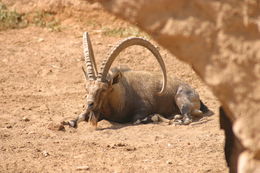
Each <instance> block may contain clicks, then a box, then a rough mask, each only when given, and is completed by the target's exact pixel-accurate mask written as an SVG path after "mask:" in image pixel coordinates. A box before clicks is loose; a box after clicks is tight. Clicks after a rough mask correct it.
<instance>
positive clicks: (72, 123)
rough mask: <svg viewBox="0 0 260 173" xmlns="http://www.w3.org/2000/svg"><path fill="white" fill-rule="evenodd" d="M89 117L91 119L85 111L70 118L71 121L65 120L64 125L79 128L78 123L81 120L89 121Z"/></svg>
mask: <svg viewBox="0 0 260 173" xmlns="http://www.w3.org/2000/svg"><path fill="white" fill-rule="evenodd" d="M88 119H89V113H88V112H83V113H82V114H80V115H79V116H78V117H77V118H75V119H73V120H70V121H67V122H64V125H69V126H70V127H73V128H77V127H78V124H79V123H80V122H81V121H88Z"/></svg>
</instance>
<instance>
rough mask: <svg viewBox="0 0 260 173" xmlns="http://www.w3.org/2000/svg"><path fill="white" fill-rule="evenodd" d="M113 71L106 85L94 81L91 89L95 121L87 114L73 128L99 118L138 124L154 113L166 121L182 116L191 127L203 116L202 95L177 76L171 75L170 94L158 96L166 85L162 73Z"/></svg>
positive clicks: (90, 95) (167, 91) (90, 106)
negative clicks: (195, 119)
mask: <svg viewBox="0 0 260 173" xmlns="http://www.w3.org/2000/svg"><path fill="white" fill-rule="evenodd" d="M111 71H112V72H111V73H110V75H109V76H108V78H107V81H106V82H100V81H90V82H89V85H88V86H87V89H88V90H89V94H88V97H87V103H88V104H89V105H88V106H87V112H93V113H94V115H95V118H94V120H93V119H89V116H88V115H89V113H83V114H82V115H80V116H79V117H78V118H77V119H76V120H74V122H73V123H71V124H72V125H71V126H74V127H75V126H77V123H78V122H80V121H81V120H86V121H88V120H90V121H95V119H96V120H97V121H100V120H102V119H106V120H109V121H113V122H118V123H127V122H135V121H137V120H140V119H144V118H146V117H148V116H149V115H151V114H160V115H162V116H163V117H166V118H168V117H170V116H172V115H175V114H181V115H183V116H184V118H183V122H184V124H189V123H190V122H191V116H192V114H193V113H194V114H196V115H197V114H200V113H202V111H201V110H200V108H201V101H200V98H199V95H198V93H197V92H196V91H195V90H194V89H193V88H191V87H190V86H189V85H188V84H186V83H184V82H182V81H181V80H179V79H177V78H176V77H174V76H173V75H168V84H167V88H166V92H165V93H164V94H163V95H158V91H159V90H160V88H161V85H162V81H161V80H160V79H161V75H160V74H159V73H150V72H146V71H132V70H130V69H127V70H125V69H120V68H116V69H112V70H111ZM92 103H93V105H92ZM204 106H205V105H204ZM185 121H186V122H185ZM94 124H95V122H94Z"/></svg>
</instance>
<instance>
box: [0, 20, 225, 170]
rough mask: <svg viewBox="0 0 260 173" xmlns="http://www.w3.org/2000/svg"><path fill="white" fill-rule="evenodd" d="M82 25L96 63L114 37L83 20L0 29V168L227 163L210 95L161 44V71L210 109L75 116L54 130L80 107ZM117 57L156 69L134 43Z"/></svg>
mask: <svg viewBox="0 0 260 173" xmlns="http://www.w3.org/2000/svg"><path fill="white" fill-rule="evenodd" d="M101 17H102V16H101ZM103 20H106V19H105V18H104V19H103ZM70 22H71V20H67V21H64V25H67V24H68V23H70ZM113 27H117V25H116V24H114V25H113ZM83 31H90V34H91V38H92V42H93V47H94V51H95V55H96V58H97V62H98V64H99V63H100V61H101V60H102V58H103V57H104V56H105V55H106V54H107V51H108V50H109V49H110V47H111V45H112V44H114V43H116V42H117V41H118V40H119V39H121V38H118V37H109V36H104V35H102V34H101V33H100V32H99V30H97V29H96V30H95V28H93V26H90V25H82V26H81V25H77V26H76V25H75V26H73V27H67V28H65V29H62V32H50V31H49V30H48V29H46V28H38V27H28V28H25V29H19V30H7V31H1V32H0V172H117V173H119V172H149V173H151V172H214V173H215V172H227V171H228V169H227V168H226V165H225V161H224V153H223V141H224V136H223V132H222V131H220V130H219V125H218V111H217V110H218V106H219V103H218V101H217V99H216V98H215V97H214V96H213V95H212V93H211V92H210V91H209V89H208V88H207V87H206V86H205V85H204V84H203V83H202V82H201V81H200V80H199V79H198V77H197V76H196V75H195V73H194V72H193V71H192V69H191V68H190V67H189V66H187V65H185V64H183V63H182V62H180V61H178V60H177V59H176V58H175V57H174V56H172V55H171V54H169V53H168V52H167V51H165V50H163V49H162V48H161V50H160V51H161V54H162V56H163V58H164V60H165V63H166V64H167V69H168V72H173V73H175V74H176V75H177V76H178V77H180V78H182V79H183V80H185V81H187V82H189V83H190V84H191V85H192V86H193V87H195V88H196V89H197V90H198V92H199V93H200V95H201V98H202V100H203V101H204V102H205V103H206V105H208V107H209V108H210V109H211V110H213V111H214V112H215V115H213V116H211V117H208V118H206V119H205V120H206V122H205V123H202V124H194V125H189V126H169V125H166V124H163V123H159V124H145V125H131V124H126V125H122V124H111V123H110V122H107V121H101V122H100V123H99V130H94V129H93V128H92V127H91V126H90V125H88V124H87V123H81V124H79V127H78V129H72V128H68V127H65V130H63V131H59V130H58V129H57V127H56V126H55V125H56V124H57V123H59V122H61V121H63V120H69V119H71V118H74V117H76V116H77V115H78V114H79V113H80V112H81V111H82V110H83V109H84V95H85V94H86V91H85V88H84V85H85V79H84V75H83V73H82V71H81V66H82V65H84V62H83V58H82V56H83V55H82V42H81V41H82V40H81V36H82V33H83ZM118 64H127V65H128V66H130V67H132V68H133V69H144V70H157V71H159V68H158V65H157V63H156V61H155V59H154V58H153V57H152V55H151V54H150V53H149V52H148V51H146V50H144V49H143V48H140V47H132V48H130V49H128V50H126V51H124V52H123V53H122V54H120V59H118V60H117V62H116V63H115V65H118Z"/></svg>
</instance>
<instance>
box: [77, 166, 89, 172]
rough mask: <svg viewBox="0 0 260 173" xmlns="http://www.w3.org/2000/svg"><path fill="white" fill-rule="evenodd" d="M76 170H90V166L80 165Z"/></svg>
mask: <svg viewBox="0 0 260 173" xmlns="http://www.w3.org/2000/svg"><path fill="white" fill-rule="evenodd" d="M76 170H78V171H81V170H89V166H78V167H77V168H76Z"/></svg>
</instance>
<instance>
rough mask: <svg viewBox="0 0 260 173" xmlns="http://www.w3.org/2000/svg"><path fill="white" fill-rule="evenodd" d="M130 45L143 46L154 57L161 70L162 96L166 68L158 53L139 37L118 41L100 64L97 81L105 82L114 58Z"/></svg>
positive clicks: (164, 87) (165, 80)
mask: <svg viewBox="0 0 260 173" xmlns="http://www.w3.org/2000/svg"><path fill="white" fill-rule="evenodd" d="M132 45H140V46H143V47H145V48H147V49H149V50H150V51H151V52H152V53H153V55H154V56H155V58H156V59H157V61H158V63H159V65H160V67H161V70H162V72H163V84H162V89H161V91H160V92H159V94H163V92H164V91H165V89H166V84H167V76H166V67H165V64H164V61H163V59H162V57H161V55H160V53H159V51H158V50H157V49H156V48H155V47H154V46H153V45H152V44H151V43H150V42H149V41H147V40H145V39H143V38H140V37H129V38H126V39H124V40H122V41H120V42H119V43H118V44H117V45H116V46H115V47H114V48H113V49H112V51H111V52H110V53H109V55H108V56H107V58H106V59H104V60H103V62H102V66H101V68H100V73H98V80H99V81H105V80H106V77H107V74H108V71H109V69H110V67H111V65H112V63H113V62H114V60H115V58H116V57H117V56H118V54H119V53H120V52H121V51H122V50H124V49H125V48H127V47H129V46H132Z"/></svg>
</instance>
